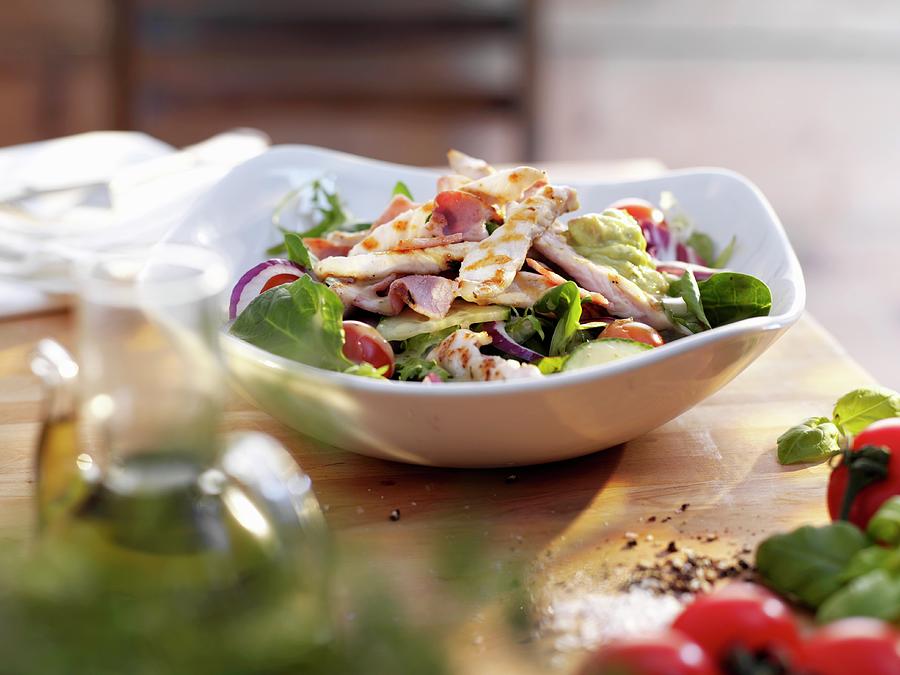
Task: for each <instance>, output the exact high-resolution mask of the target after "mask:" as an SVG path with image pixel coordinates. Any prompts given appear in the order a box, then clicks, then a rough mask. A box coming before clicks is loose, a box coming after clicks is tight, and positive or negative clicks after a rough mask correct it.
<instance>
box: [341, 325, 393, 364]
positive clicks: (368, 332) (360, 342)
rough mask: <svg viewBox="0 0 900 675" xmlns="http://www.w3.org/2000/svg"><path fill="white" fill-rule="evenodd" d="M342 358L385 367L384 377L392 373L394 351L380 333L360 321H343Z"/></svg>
mask: <svg viewBox="0 0 900 675" xmlns="http://www.w3.org/2000/svg"><path fill="white" fill-rule="evenodd" d="M343 351H344V356H346V357H347V358H348V359H349V360H350V361H352V362H353V363H370V364H372V365H373V366H375V367H376V368H381V367H382V366H387V371H386V372H385V374H384V376H385V377H390V376H391V375H392V374H393V372H394V350H393V348H392V347H391V343H390V342H388V341H387V340H385V339H384V338H383V337H382V336H381V333H379V332H378V331H377V330H375V329H374V328H372V326H370V325H369V324H367V323H363V322H362V321H344V349H343Z"/></svg>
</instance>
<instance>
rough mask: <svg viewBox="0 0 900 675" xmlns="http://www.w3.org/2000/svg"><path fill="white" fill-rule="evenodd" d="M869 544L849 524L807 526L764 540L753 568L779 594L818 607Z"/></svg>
mask: <svg viewBox="0 0 900 675" xmlns="http://www.w3.org/2000/svg"><path fill="white" fill-rule="evenodd" d="M869 544H870V541H869V539H868V537H866V535H865V534H863V533H862V531H860V529H859V528H858V527H856V526H855V525H851V524H850V523H846V522H835V523H831V524H830V525H825V526H822V527H813V526H811V525H806V526H804V527H801V528H799V529H796V530H794V531H793V532H788V533H786V534H776V535H774V536H772V537H769V538H768V539H766V540H765V541H763V542H762V543H761V544H760V545H759V548H758V549H757V551H756V566H757V568H758V569H759V573H760V575H761V576H762V577H763V579H765V581H766V583H767V584H768V585H769V586H771V587H772V588H774V589H775V590H776V591H778V592H779V593H783V594H785V595H791V596H794V597H796V598H799V599H800V600H801V601H803V602H805V603H806V604H808V605H811V606H812V607H818V606H819V605H820V604H821V603H822V602H824V601H825V599H826V598H828V597H829V596H830V595H832V594H833V593H834V592H835V591H837V590H838V589H839V588H840V587H841V585H842V584H843V581H844V580H843V577H842V573H843V571H844V569H845V568H846V567H847V565H848V563H849V562H850V560H851V559H852V558H853V556H854V555H856V554H857V553H858V552H859V551H860V550H862V549H864V548H865V547H867V546H869Z"/></svg>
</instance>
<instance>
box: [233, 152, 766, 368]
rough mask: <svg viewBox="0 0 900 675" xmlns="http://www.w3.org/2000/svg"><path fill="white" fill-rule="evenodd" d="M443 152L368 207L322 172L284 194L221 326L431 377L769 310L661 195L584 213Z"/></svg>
mask: <svg viewBox="0 0 900 675" xmlns="http://www.w3.org/2000/svg"><path fill="white" fill-rule="evenodd" d="M448 160H449V165H450V169H449V172H448V173H447V174H445V175H440V176H439V177H437V180H436V185H435V187H434V190H433V192H431V193H429V194H415V195H414V194H413V193H412V191H411V190H410V189H409V188H408V187H407V185H406V184H405V183H404V182H402V181H397V182H396V184H395V186H394V188H393V193H392V194H385V195H384V209H383V211H382V212H381V213H368V214H364V215H365V216H367V217H369V218H371V220H362V219H356V218H354V217H353V216H352V215H351V214H350V212H349V209H348V208H347V205H346V204H345V202H344V200H343V198H342V196H341V193H340V185H339V184H336V183H335V182H334V181H330V180H328V179H327V178H317V179H313V180H310V181H306V182H305V183H303V184H302V185H300V186H299V187H297V188H295V189H293V190H292V191H291V192H290V193H288V194H287V195H285V197H284V198H283V199H282V200H281V201H280V203H279V204H278V205H277V207H276V208H275V209H274V215H273V221H274V225H275V226H277V227H279V228H280V229H281V233H282V235H283V242H281V243H279V244H277V245H275V246H273V247H272V248H271V249H269V251H268V255H270V256H271V257H270V258H269V259H266V260H261V261H260V262H259V263H258V264H255V265H254V266H252V267H251V268H250V269H249V270H247V271H246V272H245V273H244V274H243V275H242V276H241V277H240V278H239V279H238V281H237V283H236V285H235V286H234V289H233V291H232V294H231V297H230V303H229V314H230V316H229V318H230V320H231V324H230V326H229V329H228V330H229V332H230V334H231V335H232V336H235V337H237V338H239V339H240V340H243V341H244V342H246V343H249V344H251V345H254V346H255V347H257V348H259V349H262V350H264V351H265V352H268V353H270V354H274V355H276V356H278V357H282V358H284V359H288V360H291V361H296V362H299V363H302V364H306V365H308V366H313V367H315V368H320V369H324V370H328V371H337V372H340V373H346V374H350V375H357V376H366V377H371V378H377V379H392V380H407V381H418V382H422V383H425V384H432V385H435V384H441V385H443V384H444V383H448V384H450V383H457V382H485V381H507V380H533V379H534V380H536V379H542V378H547V377H557V374H558V373H560V372H568V371H574V370H580V369H584V368H590V367H595V366H600V365H604V364H609V363H610V362H613V361H618V360H621V359H626V358H628V359H630V358H640V357H642V356H643V355H645V354H646V353H647V352H650V351H652V350H655V349H658V348H664V347H665V346H666V345H667V344H669V343H672V342H674V341H677V340H680V339H682V338H684V337H687V336H690V335H694V334H697V333H702V332H705V331H709V330H711V329H714V328H717V327H719V326H723V325H725V324H730V323H734V322H737V321H741V320H743V319H748V318H753V317H760V316H766V315H768V314H769V312H770V310H771V308H772V294H771V291H770V289H769V287H768V286H767V285H766V284H765V283H764V282H763V281H762V280H760V279H758V278H757V277H755V276H753V275H750V274H746V273H741V272H738V271H733V270H729V269H727V268H726V267H727V265H728V263H729V260H730V257H731V255H732V253H733V252H734V250H735V248H736V247H739V246H740V245H741V243H740V242H739V241H737V240H736V239H735V238H731V240H730V241H729V242H728V243H727V245H724V246H721V245H717V243H716V242H714V241H713V239H712V238H711V237H710V236H708V235H707V234H705V233H703V232H701V231H699V230H698V229H696V228H695V227H694V226H693V224H692V221H691V220H690V218H689V217H688V215H687V214H686V213H684V211H683V210H682V209H681V208H680V207H679V205H678V202H677V201H676V199H675V197H674V196H673V194H672V193H670V192H666V191H663V192H661V193H660V195H659V198H658V201H657V203H651V202H650V201H648V200H645V199H640V198H636V197H626V198H620V199H617V200H615V201H613V202H611V203H609V204H608V205H606V208H603V209H600V210H598V211H585V210H581V209H580V205H579V197H578V190H576V189H575V188H573V187H568V186H565V185H557V184H554V183H553V182H552V181H551V178H550V177H549V176H548V174H547V172H545V171H543V170H541V169H539V168H535V167H531V166H518V167H515V168H510V169H503V170H496V169H495V168H494V167H492V166H490V165H489V164H488V163H487V162H485V161H483V160H480V159H475V158H473V157H470V156H468V155H465V154H463V153H461V152H458V151H455V150H451V151H450V152H449V153H448ZM289 222H290V225H289V224H288V223H289Z"/></svg>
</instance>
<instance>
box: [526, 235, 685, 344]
mask: <svg viewBox="0 0 900 675" xmlns="http://www.w3.org/2000/svg"><path fill="white" fill-rule="evenodd" d="M534 248H535V249H536V250H537V251H538V252H540V253H541V255H543V256H544V257H545V258H547V259H548V260H550V261H552V262H554V263H555V264H557V265H559V267H560V268H561V269H562V270H564V271H565V272H566V274H568V275H569V276H570V277H572V279H574V280H575V282H576V283H577V284H578V285H579V286H581V287H582V288H586V289H587V290H589V291H596V292H598V293H601V294H602V295H603V297H605V298H606V300H607V301H608V303H609V304H608V305H607V310H608V311H609V312H610V314H612V315H614V316H619V317H630V318H632V319H634V320H635V321H642V322H643V323H646V324H650V325H651V326H653V327H654V328H656V329H658V330H662V329H665V328H671V327H672V323H671V322H670V321H669V319H668V317H667V316H666V314H665V312H663V310H662V307H661V305H660V303H659V301H658V300H656V299H655V298H654V297H652V296H651V295H648V294H647V293H645V292H644V291H643V290H641V289H640V288H639V287H638V286H637V285H636V284H635V283H633V282H632V281H629V280H628V279H626V278H625V277H623V276H622V275H621V274H619V273H618V272H617V271H616V270H614V269H613V268H611V267H607V266H605V265H598V264H597V263H595V262H592V261H591V260H588V259H587V258H585V257H584V256H583V255H580V254H578V253H577V252H576V251H575V249H573V248H572V247H571V246H569V243H568V242H567V241H566V239H565V236H564V234H563V230H562V229H561V228H553V229H550V230H547V231H545V232H544V233H543V234H541V235H540V236H539V237H537V238H536V239H535V240H534Z"/></svg>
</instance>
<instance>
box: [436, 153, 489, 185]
mask: <svg viewBox="0 0 900 675" xmlns="http://www.w3.org/2000/svg"><path fill="white" fill-rule="evenodd" d="M447 163H448V164H449V165H450V170H451V171H452V172H453V173H455V174H458V175H461V176H466V177H467V178H469V179H471V180H477V179H478V178H484V177H485V176H490V175H491V174H492V173H496V171H495V170H494V167H492V166H491V165H490V164H488V163H487V162H485V161H484V160H483V159H478V158H477V157H470V156H469V155H467V154H466V153H464V152H460V151H459V150H450V151H449V152H448V153H447Z"/></svg>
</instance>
